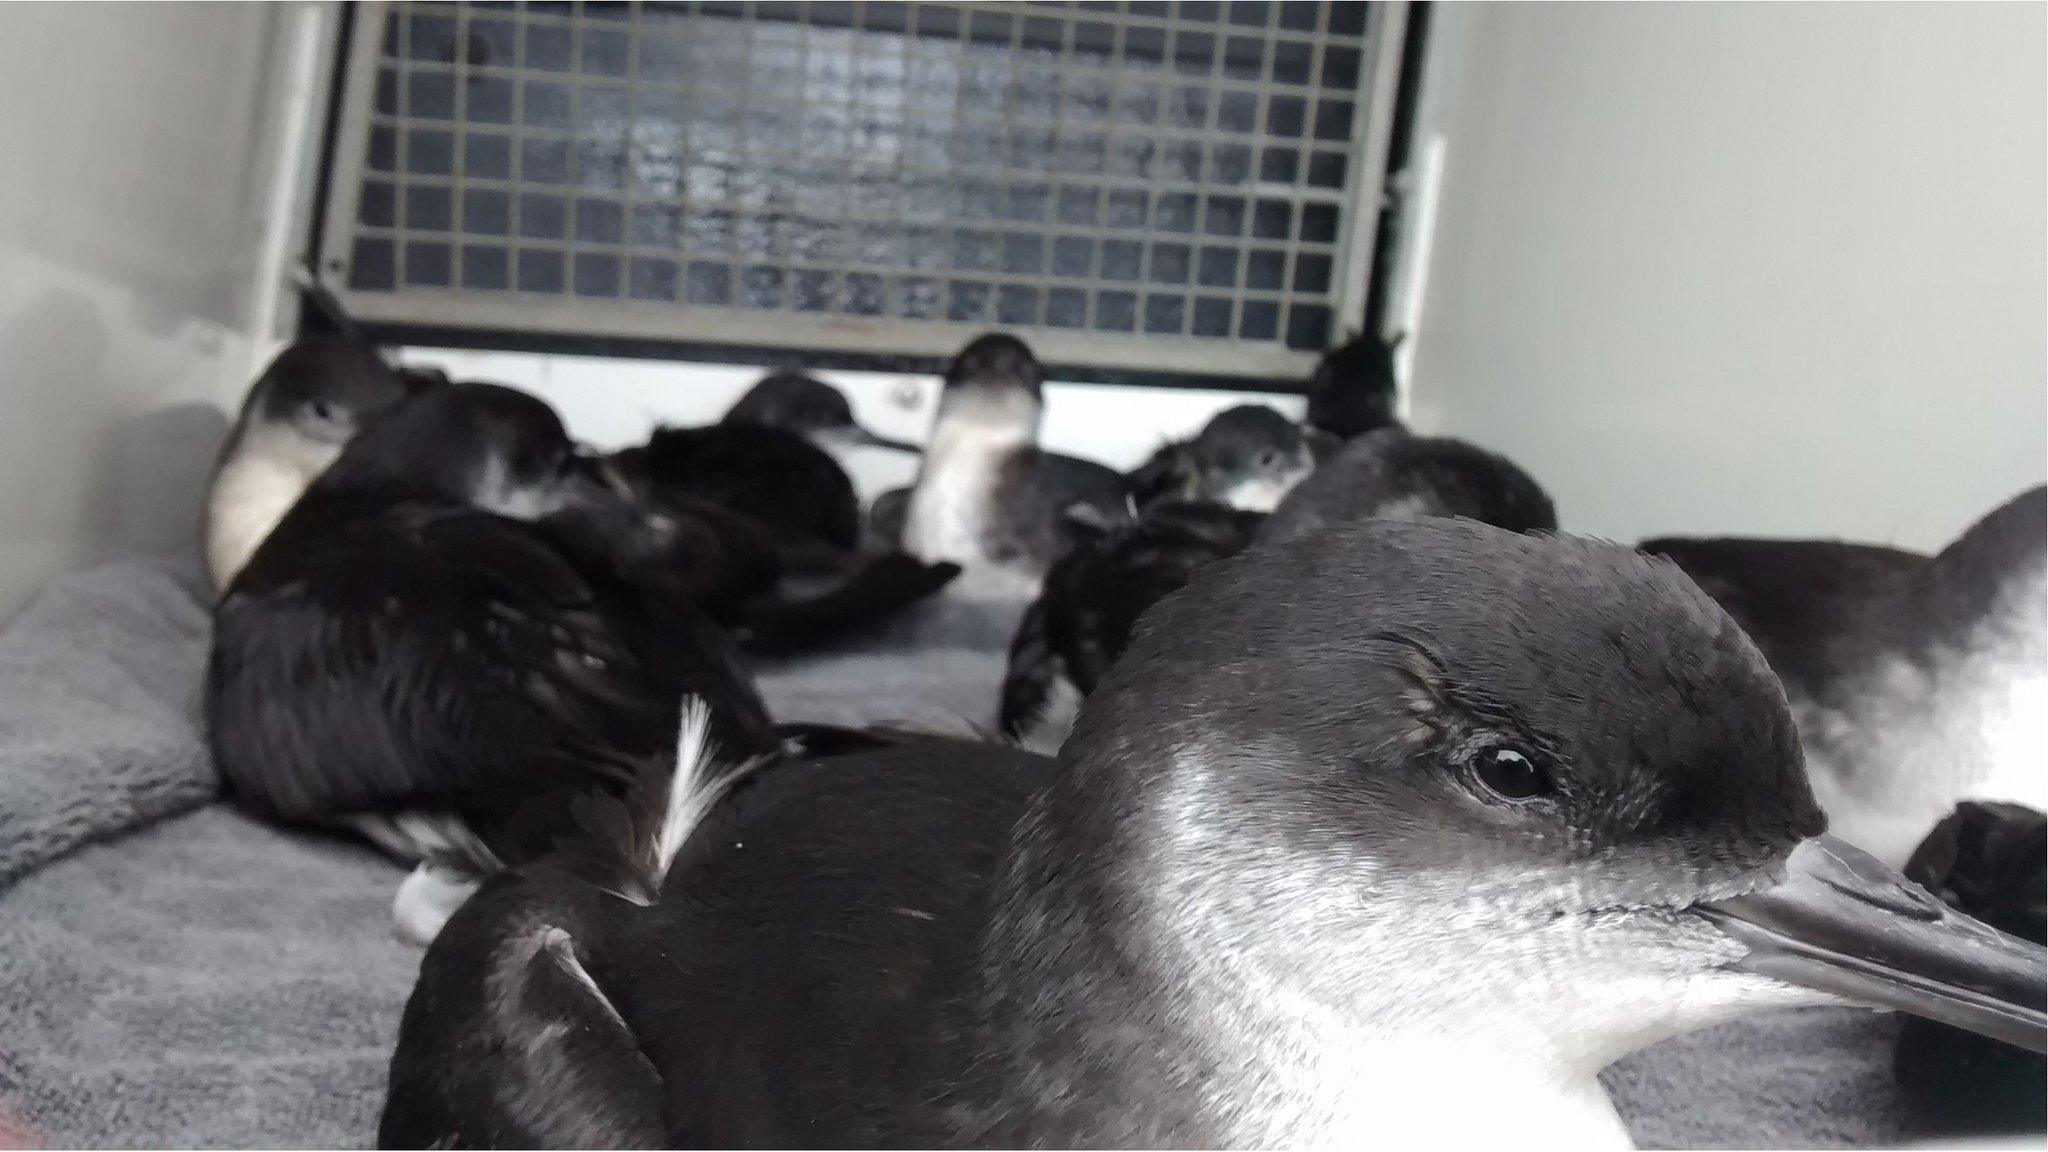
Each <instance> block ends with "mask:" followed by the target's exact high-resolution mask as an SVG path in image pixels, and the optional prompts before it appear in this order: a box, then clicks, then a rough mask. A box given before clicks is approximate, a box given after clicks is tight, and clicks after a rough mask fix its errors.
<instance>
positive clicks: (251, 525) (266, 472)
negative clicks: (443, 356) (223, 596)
mask: <svg viewBox="0 0 2048 1152" xmlns="http://www.w3.org/2000/svg"><path fill="white" fill-rule="evenodd" d="M442 383H446V378H445V377H442V376H440V374H439V373H429V372H419V371H411V370H405V369H394V368H393V367H392V366H391V365H389V364H387V363H385V361H384V359H383V357H381V356H379V355H378V354H377V350H376V349H375V348H374V347H372V346H371V345H370V344H368V343H367V342H365V341H363V340H362V339H360V338H359V337H358V336H357V335H355V334H354V333H353V332H350V333H347V334H339V335H323V336H317V337H311V338H308V339H304V340H299V341H296V342H294V343H292V344H290V345H288V346H287V347H286V348H285V349H284V350H283V351H282V352H279V353H278V354H277V357H276V358H275V359H273V360H272V361H271V362H270V364H269V366H268V367H266V368H265V369H264V370H263V374H262V375H261V376H258V377H257V378H256V382H255V383H254V384H252V385H250V387H249V393H248V395H247V396H246V397H244V398H243V400H242V408H241V411H240V413H239V414H238V415H237V416H236V418H235V425H234V427H233V428H232V429H231V430H230V431H229V432H228V436H227V440H226V442H225V443H223V444H222V446H221V452H220V459H219V460H218V461H216V462H215V464H214V472H213V479H212V481H211V482H210V484H209V491H208V494H207V501H206V523H205V525H204V526H203V528H202V530H201V532H202V535H203V537H204V540H205V548H206V561H207V568H208V570H209V574H210V575H211V576H212V577H213V582H214V588H215V590H216V591H222V590H225V589H226V588H227V586H228V583H229V582H230V581H232V580H233V579H234V577H235V573H237V572H239V571H240V570H241V568H242V565H244V564H246V563H248V561H249V557H250V555H252V554H253V553H254V552H255V551H256V548H257V546H258V545H260V544H262V543H263V538H264V537H265V536H267V535H269V534H270V530H271V529H272V528H274V527H275V526H276V525H277V522H278V520H279V519H281V518H282V517H283V516H284V514H285V513H286V512H287V511H288V510H290V508H291V506H292V504H293V503H294V502H295V501H296V500H298V498H299V495H300V494H301V493H303V492H304V491H305V490H306V486H307V485H308V484H311V483H312V482H313V478H314V477H316V476H318V475H320V473H321V472H322V471H323V470H325V469H326V467H327V466H328V465H329V464H331V463H333V462H334V458H335V457H336V456H338V455H340V454H341V450H342V448H343V447H344V446H346V445H347V444H348V442H349V440H350V438H352V437H353V436H355V434H356V433H357V431H359V430H360V429H361V428H362V427H363V425H364V424H366V423H367V422H368V421H369V420H370V419H371V418H373V417H375V416H376V415H378V414H379V413H382V412H385V411H388V410H389V409H391V408H394V407H396V406H398V405H399V404H401V403H403V402H404V401H405V400H406V399H407V398H408V397H410V396H412V395H413V394H415V393H417V392H419V391H421V390H423V389H425V388H428V387H431V386H433V385H435V384H442Z"/></svg>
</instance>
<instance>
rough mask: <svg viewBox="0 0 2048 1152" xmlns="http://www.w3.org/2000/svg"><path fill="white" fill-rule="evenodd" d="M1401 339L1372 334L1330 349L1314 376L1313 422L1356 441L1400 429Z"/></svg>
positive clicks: (1331, 436)
mask: <svg viewBox="0 0 2048 1152" xmlns="http://www.w3.org/2000/svg"><path fill="white" fill-rule="evenodd" d="M1400 345H1401V342H1400V341H1399V340H1393V341H1387V340H1382V339H1380V338H1379V337H1378V336H1376V335H1372V334H1369V333H1368V334H1366V335H1363V336H1359V337H1357V338H1356V339H1353V340H1351V341H1349V342H1347V343H1344V344H1341V345H1339V346H1337V347H1335V348H1332V349H1330V350H1329V351H1328V352H1326V353H1324V354H1323V358H1322V360H1321V361H1320V362H1319V363H1317V365H1316V370H1315V372H1314V373H1313V374H1311V375H1310V376H1309V380H1308V387H1307V389H1306V392H1307V394H1308V413H1307V418H1306V421H1307V424H1308V426H1309V427H1310V428H1311V429H1314V430H1315V431H1317V432H1320V433H1322V434H1323V437H1325V438H1327V439H1326V440H1325V441H1324V443H1327V442H1328V441H1329V440H1335V441H1344V440H1355V439H1357V438H1358V437H1360V436H1363V435H1365V434H1366V433H1368V432H1374V431H1377V430H1379V429H1381V428H1398V427H1400V426H1401V420H1400V417H1399V416H1397V415H1396V414H1395V408H1396V406H1397V405H1398V403H1399V398H1400V387H1399V384H1398V382H1397V381H1396V378H1395V374H1394V352H1395V350H1396V349H1398V348H1399V347H1400Z"/></svg>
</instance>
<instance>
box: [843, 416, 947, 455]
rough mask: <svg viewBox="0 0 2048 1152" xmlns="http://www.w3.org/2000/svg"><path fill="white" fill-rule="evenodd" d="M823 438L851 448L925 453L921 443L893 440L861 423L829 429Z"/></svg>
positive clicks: (914, 453) (916, 453)
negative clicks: (864, 426) (871, 430)
mask: <svg viewBox="0 0 2048 1152" xmlns="http://www.w3.org/2000/svg"><path fill="white" fill-rule="evenodd" d="M821 438H822V439H823V440H825V441H826V442H827V443H830V444H836V445H842V446H845V447H849V448H887V449H889V450H890V451H892V452H909V453H911V454H913V455H919V456H921V455H923V454H924V448H923V447H922V446H920V445H917V444H911V443H908V442H906V441H902V440H891V439H889V438H888V437H886V436H877V435H875V434H874V433H873V432H870V431H868V430H867V429H866V428H863V427H861V426H860V425H859V424H847V425H843V426H841V427H838V428H832V429H829V430H827V431H826V432H824V433H823V434H822V436H821Z"/></svg>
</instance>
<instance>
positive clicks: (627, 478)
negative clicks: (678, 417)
mask: <svg viewBox="0 0 2048 1152" xmlns="http://www.w3.org/2000/svg"><path fill="white" fill-rule="evenodd" d="M607 463H608V464H609V465H610V467H611V468H612V470H613V471H614V472H615V473H616V474H617V475H618V476H619V477H620V478H621V479H622V480H623V481H624V482H625V483H627V484H628V485H630V486H632V487H633V488H635V489H636V490H637V491H639V492H641V493H642V494H643V495H651V494H655V493H660V494H663V495H678V496H686V497H691V498H694V499H697V500H703V501H706V502H709V503H712V504H716V505H718V506H720V507H722V508H726V509H728V510H730V511H733V512H737V513H739V514H741V515H743V516H746V517H748V518H750V519H752V520H754V521H756V522H757V523H759V524H760V525H761V527H762V528H763V529H764V530H765V531H766V532H767V534H768V536H769V538H770V539H772V540H773V541H774V542H775V543H776V544H777V545H779V546H782V547H784V548H792V549H825V550H836V551H839V552H852V551H853V550H854V549H856V548H858V547H859V545H860V538H861V512H860V498H859V496H857V495H856V494H855V492H854V488H853V481H852V480H850V479H848V478H847V475H846V470H845V469H843V468H841V467H840V466H839V464H838V462H837V461H835V460H833V459H832V457H831V455H830V454H829V453H827V452H825V451H824V450H823V449H821V448H818V447H817V446H816V445H813V444H812V443H811V442H810V441H808V440H806V439H804V438H803V437H802V436H800V435H798V434H797V433H794V432H789V431H784V430H782V429H779V428H771V427H766V426H763V425H755V424H744V423H724V424H714V425H710V426H708V427H702V428H657V429H656V430H655V431H654V434H653V435H651V436H649V437H648V438H647V443H645V444H642V445H637V446H635V447H632V448H627V449H624V450H622V451H619V452H615V453H613V454H612V455H611V456H610V457H608V458H607Z"/></svg>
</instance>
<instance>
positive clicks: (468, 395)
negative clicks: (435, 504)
mask: <svg viewBox="0 0 2048 1152" xmlns="http://www.w3.org/2000/svg"><path fill="white" fill-rule="evenodd" d="M316 487H317V488H319V489H321V490H328V491H334V490H342V491H346V490H357V491H363V490H371V489H377V490H386V491H396V492H400V493H403V494H405V495H408V496H412V497H416V498H423V499H433V500H444V501H447V502H450V503H457V504H464V505H470V506H474V507H479V508H484V509H488V510H490V511H493V512H497V513H499V514H501V515H505V516H511V517H513V518H514V519H522V520H531V519H536V518H538V517H540V516H544V515H547V514H548V513H550V512H553V511H555V510H556V509H559V508H561V507H563V506H564V505H565V504H567V503H570V502H574V501H576V500H579V499H582V498H584V497H586V496H588V497H591V498H598V497H601V496H602V495H603V493H602V492H601V491H600V489H601V487H602V486H601V485H600V484H599V482H598V478H597V475H596V471H595V469H594V468H593V466H592V465H591V463H590V462H589V461H588V460H587V459H586V458H585V457H584V456H582V455H581V454H580V453H579V452H578V451H577V448H576V445H575V443H574V441H572V440H570V439H569V434H568V432H567V431H566V430H565V429H564V428H563V427H562V421H561V418H560V417H559V416H557V415H556V414H555V411H554V409H553V408H550V407H549V406H548V404H547V402H546V401H545V400H542V399H540V398H539V397H537V396H533V395H530V394H528V393H525V392H521V391H519V390H517V389H514V388H507V387H504V386H502V385H497V384H474V383H465V384H451V385H448V386H446V387H442V388H436V389H433V390H431V391H429V392H427V393H425V394H423V395H421V396H418V397H416V398H414V399H413V400H412V401H411V402H409V403H407V404H405V405H404V406H403V407H401V408H398V409H397V410H395V411H392V412H390V413H388V414H386V415H385V416H384V417H383V418H381V419H379V420H377V421H375V422H373V423H372V424H371V425H370V426H369V427H368V428H367V429H366V430H365V431H364V433H363V434H362V435H361V436H358V437H357V438H356V439H355V441H354V442H352V443H351V444H350V445H349V447H348V448H347V449H346V450H345V451H344V452H343V453H342V454H341V457H340V458H339V459H338V460H336V461H335V462H334V465H333V466H332V467H330V468H329V469H328V470H327V471H326V472H325V473H324V474H322V475H321V477H320V479H319V480H318V481H317V482H316Z"/></svg>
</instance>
